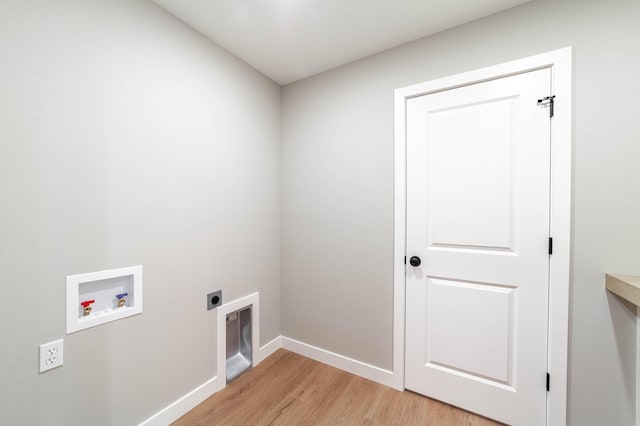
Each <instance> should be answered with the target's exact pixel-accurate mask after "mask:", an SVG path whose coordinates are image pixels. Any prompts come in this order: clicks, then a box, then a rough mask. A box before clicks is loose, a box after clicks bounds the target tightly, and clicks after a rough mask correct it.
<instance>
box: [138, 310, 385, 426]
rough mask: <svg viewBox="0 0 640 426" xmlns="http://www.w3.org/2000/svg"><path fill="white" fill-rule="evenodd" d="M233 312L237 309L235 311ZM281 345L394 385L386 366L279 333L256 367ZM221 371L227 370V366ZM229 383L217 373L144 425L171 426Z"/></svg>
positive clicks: (260, 353)
mask: <svg viewBox="0 0 640 426" xmlns="http://www.w3.org/2000/svg"><path fill="white" fill-rule="evenodd" d="M243 299H244V298H243ZM246 301H247V300H246V299H245V300H244V302H246ZM252 301H255V299H253V300H252ZM237 305H242V302H241V303H239V304H235V303H234V307H236V306H237ZM224 311H225V312H226V311H227V310H226V309H225V310H224ZM230 312H233V311H232V310H231V311H230ZM225 315H226V313H225ZM280 348H284V349H287V350H289V351H291V352H294V353H296V354H298V355H302V356H305V357H307V358H311V359H313V360H316V361H318V362H321V363H323V364H327V365H330V366H332V367H335V368H338V369H340V370H343V371H346V372H348V373H351V374H355V375H356V376H360V377H363V378H365V379H368V380H371V381H373V382H376V383H380V384H382V385H385V386H389V387H393V379H394V376H393V372H392V371H389V370H385V369H383V368H380V367H376V366H374V365H370V364H367V363H364V362H361V361H357V360H355V359H352V358H349V357H346V356H344V355H340V354H337V353H335V352H330V351H327V350H325V349H321V348H318V347H316V346H313V345H309V344H307V343H303V342H300V341H298V340H295V339H291V338H289V337H284V336H278V337H276V338H274V339H273V340H271V341H270V342H268V343H266V344H264V345H263V346H261V347H260V348H259V350H258V351H257V354H256V356H255V358H254V363H253V366H254V367H255V366H256V365H258V364H259V363H260V362H262V361H264V360H265V359H266V358H268V357H269V356H270V355H272V354H273V353H274V352H275V351H277V350H278V349H280ZM218 371H224V369H223V370H218ZM225 386H226V380H225V376H220V375H217V376H215V377H212V378H211V379H209V380H207V381H206V382H204V383H203V384H201V385H200V386H198V387H197V388H195V389H194V390H192V391H190V392H189V393H187V394H186V395H184V396H182V397H180V398H178V399H177V400H176V401H174V402H172V403H171V404H169V405H168V406H166V407H165V408H163V409H162V410H160V411H158V412H157V413H156V414H154V415H153V416H151V417H149V418H148V419H146V420H145V421H143V422H142V423H140V426H164V425H168V424H170V423H172V422H174V421H176V420H178V419H179V418H180V417H182V416H183V415H185V414H186V413H188V412H189V411H190V410H192V409H193V408H195V407H196V406H197V405H198V404H200V403H201V402H202V401H204V400H205V399H207V398H209V397H210V396H211V395H213V394H215V393H216V392H219V391H221V390H222V389H224V388H225Z"/></svg>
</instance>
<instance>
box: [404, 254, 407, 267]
mask: <svg viewBox="0 0 640 426" xmlns="http://www.w3.org/2000/svg"><path fill="white" fill-rule="evenodd" d="M404 264H405V265H406V264H407V256H405V257H404Z"/></svg>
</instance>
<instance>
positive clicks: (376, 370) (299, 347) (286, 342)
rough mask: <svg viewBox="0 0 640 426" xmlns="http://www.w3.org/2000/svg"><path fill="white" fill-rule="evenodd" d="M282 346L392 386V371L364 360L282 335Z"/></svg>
mask: <svg viewBox="0 0 640 426" xmlns="http://www.w3.org/2000/svg"><path fill="white" fill-rule="evenodd" d="M282 347H283V348H284V349H287V350H289V351H291V352H295V353H297V354H299V355H302V356H306V357H307V358H311V359H314V360H316V361H318V362H322V363H323V364H327V365H330V366H332V367H335V368H339V369H340V370H343V371H346V372H348V373H351V374H355V375H356V376H360V377H364V378H365V379H369V380H371V381H373V382H377V383H380V384H382V385H385V386H389V387H393V379H394V377H393V372H392V371H389V370H385V369H383V368H380V367H376V366H374V365H370V364H366V363H364V362H361V361H357V360H355V359H352V358H348V357H346V356H344V355H339V354H337V353H334V352H329V351H327V350H324V349H320V348H318V347H315V346H312V345H309V344H307V343H303V342H299V341H297V340H294V339H291V338H289V337H284V336H283V337H282Z"/></svg>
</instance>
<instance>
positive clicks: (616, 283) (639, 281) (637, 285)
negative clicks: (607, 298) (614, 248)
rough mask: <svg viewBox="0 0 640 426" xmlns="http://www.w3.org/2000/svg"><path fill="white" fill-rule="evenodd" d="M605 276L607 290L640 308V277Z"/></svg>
mask: <svg viewBox="0 0 640 426" xmlns="http://www.w3.org/2000/svg"><path fill="white" fill-rule="evenodd" d="M605 275H606V282H605V287H606V288H607V290H609V291H610V292H611V293H613V294H615V295H616V296H619V297H621V298H623V299H624V300H627V301H629V302H631V303H633V304H634V305H636V306H640V276H635V275H613V274H605Z"/></svg>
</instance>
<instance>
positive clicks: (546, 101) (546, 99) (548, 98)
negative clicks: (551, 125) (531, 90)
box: [538, 95, 556, 118]
mask: <svg viewBox="0 0 640 426" xmlns="http://www.w3.org/2000/svg"><path fill="white" fill-rule="evenodd" d="M555 98H556V96H555V95H552V96H545V97H544V98H542V99H538V106H543V105H549V118H551V117H553V104H554V103H555Z"/></svg>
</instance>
